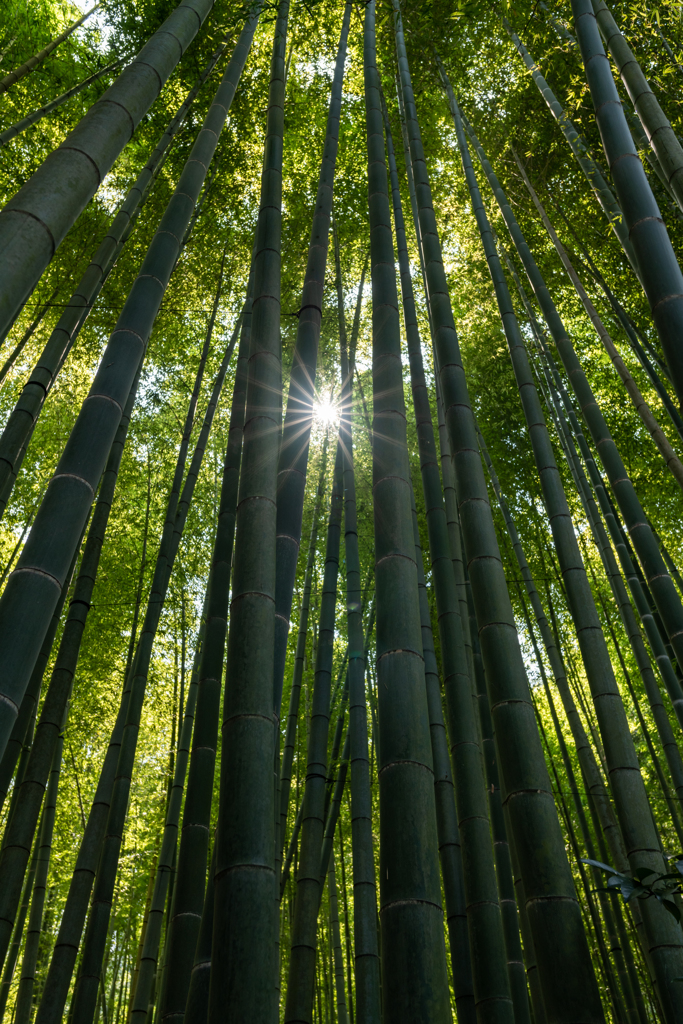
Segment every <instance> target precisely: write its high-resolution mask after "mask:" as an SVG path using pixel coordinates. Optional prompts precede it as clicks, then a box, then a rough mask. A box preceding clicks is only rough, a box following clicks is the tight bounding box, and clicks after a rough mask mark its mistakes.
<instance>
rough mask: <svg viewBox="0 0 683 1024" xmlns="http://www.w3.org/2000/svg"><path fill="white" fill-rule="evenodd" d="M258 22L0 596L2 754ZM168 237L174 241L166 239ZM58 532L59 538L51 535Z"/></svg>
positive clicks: (234, 64) (222, 90) (247, 31)
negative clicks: (16, 708)
mask: <svg viewBox="0 0 683 1024" xmlns="http://www.w3.org/2000/svg"><path fill="white" fill-rule="evenodd" d="M257 21H258V14H256V15H254V16H253V17H251V18H250V19H249V21H248V22H247V24H246V25H245V27H244V29H243V30H242V33H241V35H240V39H239V41H238V43H237V45H236V47H235V51H234V53H233V57H232V59H231V61H230V64H229V65H228V68H227V70H226V72H225V74H224V76H223V79H222V81H221V84H220V85H219V88H218V91H217V94H216V100H215V102H214V103H213V104H212V106H211V108H210V110H209V113H208V114H207V117H206V120H205V123H204V126H203V127H202V129H201V130H200V132H199V134H198V136H197V139H196V140H195V144H194V146H193V148H192V153H191V154H190V157H189V158H188V161H187V163H186V164H185V168H184V169H183V172H182V174H181V177H180V180H179V182H178V187H177V189H176V191H175V193H174V195H173V196H172V198H171V200H170V201H169V204H168V206H167V208H166V211H165V213H164V215H163V217H162V219H161V223H160V225H159V228H158V229H157V232H156V234H155V236H154V238H153V240H152V242H151V245H150V247H149V250H148V252H147V255H146V257H145V259H144V261H143V264H142V267H141V270H140V273H139V275H138V277H137V278H136V280H135V282H134V284H133V286H132V288H131V291H130V293H129V295H128V298H127V299H126V303H125V305H124V308H123V310H122V312H121V314H120V316H119V319H118V322H117V325H116V327H115V328H114V331H113V333H112V335H111V338H110V340H109V343H108V345H107V346H106V348H105V351H104V353H103V355H102V359H101V362H100V366H99V369H98V371H97V374H96V376H95V380H94V381H93V384H92V386H91V388H90V391H89V394H88V397H87V398H86V400H85V402H84V403H83V406H82V407H81V410H80V413H79V415H78V418H77V420H76V423H75V425H74V427H73V430H72V431H71V435H70V438H69V440H68V441H67V444H66V448H65V450H64V453H63V454H62V457H61V458H60V460H59V463H58V466H57V469H56V472H55V475H54V476H53V478H52V480H51V481H50V483H49V484H48V488H47V492H46V495H45V498H44V499H43V501H42V503H41V506H40V508H39V510H38V513H37V515H36V519H35V522H34V524H33V529H32V530H31V533H30V534H29V536H28V539H27V541H26V544H25V546H24V550H23V551H22V553H21V556H20V558H19V561H18V563H17V568H16V569H15V571H14V572H13V573H12V575H11V576H10V578H9V580H8V581H7V585H6V587H5V590H4V592H3V596H2V598H0V671H1V673H2V678H3V684H2V686H1V687H0V690H1V695H2V697H3V700H4V701H5V702H7V703H6V711H5V712H4V713H3V717H2V719H0V756H2V753H4V749H5V745H6V742H7V738H8V736H9V733H10V732H11V729H12V725H13V722H14V718H15V717H16V712H14V713H13V710H12V709H13V708H15V707H18V704H19V703H20V702H21V699H22V697H23V694H24V691H25V689H26V684H27V682H28V677H29V675H30V673H31V670H32V668H33V663H34V662H35V658H36V657H37V654H38V651H39V650H40V645H41V643H42V640H43V637H44V635H45V632H46V630H47V626H48V625H49V621H50V617H51V615H52V611H53V609H54V606H55V604H56V602H57V597H58V596H59V587H60V586H61V583H62V582H63V580H64V574H65V572H66V569H67V567H68V564H69V562H70V561H71V557H72V555H73V552H74V550H75V544H76V542H77V540H78V537H79V536H80V533H81V531H82V529H83V524H84V522H85V519H86V516H87V514H88V511H89V509H90V505H91V503H92V500H93V492H94V488H95V487H96V486H97V483H98V481H99V478H100V476H101V474H102V471H103V470H104V466H105V463H106V460H107V456H108V454H109V449H110V448H111V445H112V442H113V440H114V435H115V434H116V430H117V428H118V425H119V422H120V419H121V413H122V408H123V405H124V404H125V401H126V398H127V397H128V393H129V391H130V387H131V384H132V381H133V378H134V377H135V373H136V370H137V367H138V365H139V363H140V360H141V359H142V357H143V354H144V352H145V349H146V345H147V341H148V339H149V335H150V333H151V330H152V326H153V324H154V320H155V318H156V315H157V313H158V311H159V307H160V305H161V301H162V299H163V296H164V292H165V287H166V285H167V284H168V280H169V277H170V274H171V273H172V271H173V268H174V266H175V259H176V256H177V254H178V251H179V246H180V242H179V241H178V239H179V238H180V237H181V236H182V233H183V231H184V229H185V227H186V226H187V224H188V222H189V220H190V217H191V215H192V210H193V207H194V203H195V201H196V198H197V196H198V195H199V191H200V188H201V184H202V182H203V180H204V177H205V175H206V168H207V167H208V164H209V163H210V162H211V159H212V157H213V154H214V152H215V149H216V146H217V144H218V138H219V135H220V132H221V129H222V127H223V125H224V124H225V119H226V117H227V113H228V110H229V107H230V103H231V102H232V97H233V96H234V94H235V89H236V88H237V83H238V82H239V78H240V75H241V73H242V69H243V67H244V64H245V62H246V59H247V55H248V53H249V49H250V47H251V41H252V39H253V35H254V30H255V28H256V23H257ZM0 219H1V218H0ZM0 235H1V226H0ZM169 238H172V239H174V240H175V241H174V242H173V243H172V244H171V243H169V241H168V239H169ZM0 244H1V243H0ZM0 263H1V260H0ZM55 531H57V533H58V536H59V541H60V543H56V542H55V541H54V536H55ZM29 613H30V618H29ZM22 623H23V625H22ZM2 637H5V638H7V640H8V641H9V639H10V638H11V642H10V643H3V640H2Z"/></svg>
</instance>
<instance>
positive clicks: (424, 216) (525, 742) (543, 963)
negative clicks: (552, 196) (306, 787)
mask: <svg viewBox="0 0 683 1024" xmlns="http://www.w3.org/2000/svg"><path fill="white" fill-rule="evenodd" d="M397 47H398V56H399V69H400V71H401V85H402V91H403V97H404V103H405V109H406V119H407V124H408V134H409V138H410V149H411V157H412V166H413V174H414V177H415V184H416V195H417V201H418V210H419V216H420V223H421V226H422V240H423V248H424V253H425V265H426V271H427V284H428V289H429V293H428V297H429V303H430V306H431V314H432V323H433V329H434V346H435V352H436V360H437V363H438V367H439V375H440V384H441V393H442V396H443V402H444V412H445V419H446V424H447V427H448V433H449V438H450V442H451V451H452V453H453V463H454V468H455V478H456V486H457V496H458V503H459V510H460V522H461V525H462V531H463V538H464V546H465V555H466V560H467V564H468V566H469V571H470V581H471V585H472V596H473V599H474V604H475V610H476V614H477V625H478V628H479V638H480V644H481V650H482V658H483V662H484V669H485V672H486V682H487V687H488V689H489V701H490V705H491V708H492V716H493V724H494V732H495V737H496V747H497V750H498V761H499V765H500V770H501V783H502V790H503V800H504V803H505V804H506V805H507V810H508V815H509V822H510V828H509V830H508V835H509V836H510V838H511V841H512V843H513V844H514V846H515V848H516V852H517V856H518V860H519V864H520V869H521V871H522V879H523V883H524V890H525V897H526V901H527V905H526V909H527V915H528V919H529V924H530V928H531V932H532V935H533V938H534V947H535V953H536V958H537V962H538V967H539V976H540V978H541V985H542V989H543V998H544V1001H545V1005H546V1012H547V1016H548V1019H549V1020H551V1021H564V1020H579V1019H580V1020H582V1021H584V1022H586V1024H587V1022H588V1021H595V1022H596V1024H598V1022H601V1021H602V1019H603V1014H602V1007H601V1005H600V997H599V992H598V988H597V985H596V982H595V976H594V972H593V966H592V963H591V959H590V951H589V949H588V945H587V943H586V939H585V934H584V930H583V923H582V920H581V912H580V908H579V906H578V903H577V901H576V895H575V892H574V884H573V879H572V875H571V871H570V868H569V864H568V862H567V857H566V853H565V848H564V838H563V836H562V832H561V829H560V826H559V821H558V819H557V812H556V810H555V806H554V801H553V796H552V791H551V788H550V780H549V778H548V773H547V769H546V766H545V759H544V755H543V749H542V747H541V743H540V739H539V736H538V730H537V727H536V722H535V716H534V711H533V707H532V705H531V701H530V694H529V686H528V682H527V678H526V672H525V670H524V662H523V660H522V655H521V651H520V648H519V641H518V637H517V630H516V626H515V621H514V615H513V611H512V607H511V604H510V598H509V595H508V592H507V585H506V582H505V574H504V570H503V566H502V562H501V558H500V552H499V550H498V543H497V540H496V535H495V529H494V525H493V519H492V516H491V509H490V506H489V503H488V497H487V492H486V483H485V480H484V476H483V471H482V467H481V462H480V458H479V453H478V450H477V439H476V431H475V427H474V421H473V418H472V412H471V405H470V400H469V395H468V392H467V384H466V380H465V374H464V369H463V366H462V358H461V355H460V351H459V345H458V340H457V335H456V332H455V325H454V322H453V312H452V309H451V304H450V298H449V293H448V283H447V280H446V275H445V272H444V267H443V259H442V255H441V246H440V243H439V237H438V232H437V228H436V219H435V215H434V209H433V203H432V197H431V188H430V184H429V178H428V175H427V168H426V164H425V158H424V153H423V149H422V140H421V135H420V129H419V126H418V123H417V116H416V110H415V100H414V97H413V93H412V87H411V83H410V75H409V71H408V65H407V57H406V53H405V43H404V41H403V34H402V31H401V28H400V21H397Z"/></svg>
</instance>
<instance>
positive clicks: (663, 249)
mask: <svg viewBox="0 0 683 1024" xmlns="http://www.w3.org/2000/svg"><path fill="white" fill-rule="evenodd" d="M603 6H604V5H603ZM572 12H573V15H574V25H575V29H576V37H577V39H578V43H579V48H580V50H581V56H582V58H583V63H584V67H585V69H586V78H587V81H588V86H589V88H590V92H591V97H592V99H593V106H594V108H595V118H596V121H597V124H598V127H599V129H600V137H601V139H602V144H603V148H604V151H605V156H606V157H607V163H608V166H609V169H610V171H611V173H612V178H613V180H614V187H615V189H616V192H617V195H618V197H619V200H620V202H621V206H622V209H623V211H624V221H625V224H626V226H627V227H628V231H629V238H630V240H631V243H632V245H633V248H634V251H635V254H636V259H637V260H638V265H639V268H640V274H641V278H642V281H643V287H644V290H645V294H646V295H647V299H648V302H649V304H650V309H651V310H652V319H653V320H654V324H655V327H656V328H657V334H658V335H659V340H660V342H661V345H662V349H663V351H664V356H665V358H666V362H667V364H668V366H669V370H670V372H671V382H672V384H673V386H674V389H675V391H676V394H677V395H678V399H679V401H683V350H682V349H681V345H680V337H681V331H682V330H683V273H681V268H680V267H679V265H678V260H677V258H676V254H675V253H674V250H673V247H672V245H671V240H670V239H669V235H668V232H667V229H666V225H665V224H664V221H663V220H662V217H661V214H660V212H659V209H658V207H657V202H656V200H655V198H654V196H653V194H652V190H651V188H650V183H649V181H648V180H647V175H646V174H645V169H644V168H643V165H642V163H641V161H640V158H639V157H638V155H637V152H636V148H635V146H634V144H633V140H632V138H631V134H630V132H629V130H628V125H627V123H626V118H625V116H624V112H623V110H622V106H621V100H620V99H619V93H618V92H617V87H616V85H615V82H614V78H613V77H612V69H611V67H610V63H609V60H608V58H607V56H606V55H605V51H604V49H603V45H602V41H601V39H600V32H599V30H598V24H597V21H596V17H595V14H594V13H593V8H592V6H591V0H572ZM679 184H680V183H679ZM673 185H674V181H673V180H672V186H673ZM646 575H647V573H646Z"/></svg>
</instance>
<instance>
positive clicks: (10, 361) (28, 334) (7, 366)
mask: <svg viewBox="0 0 683 1024" xmlns="http://www.w3.org/2000/svg"><path fill="white" fill-rule="evenodd" d="M58 292H59V288H55V290H54V291H53V293H52V295H51V296H50V298H49V299H48V300H47V302H45V303H43V305H42V306H41V307H40V309H39V310H38V312H37V313H36V316H35V317H34V319H33V320H32V321H31V323H30V324H29V325H28V327H27V328H26V330H25V331H24V333H23V334H22V336H21V338H20V339H19V341H18V342H17V344H16V345H15V346H14V348H13V349H12V351H11V352H10V354H9V355H8V356H7V359H6V360H5V362H4V364H3V366H2V369H1V370H0V386H2V384H3V383H4V381H5V378H6V377H7V374H8V373H9V371H10V370H11V369H12V367H13V366H14V364H15V362H16V361H17V359H18V358H19V356H20V355H21V353H22V352H23V351H24V348H25V347H26V344H27V342H29V341H30V340H31V338H32V337H33V335H34V333H35V330H36V327H38V326H39V324H40V322H41V321H42V320H43V319H44V318H45V314H46V313H48V312H49V311H50V307H51V306H52V303H53V302H54V300H55V299H56V298H57V293H58Z"/></svg>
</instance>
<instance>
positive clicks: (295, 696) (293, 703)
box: [278, 431, 329, 861]
mask: <svg viewBox="0 0 683 1024" xmlns="http://www.w3.org/2000/svg"><path fill="white" fill-rule="evenodd" d="M328 440H329V431H327V432H326V433H325V440H324V441H323V450H322V456H321V462H320V474H319V476H318V486H317V489H316V496H315V505H314V506H313V519H312V523H311V535H310V539H309V542H308V558H307V560H306V573H305V575H304V587H303V591H302V595H301V609H300V611H299V632H298V635H297V639H296V652H295V655H294V670H293V672H292V686H291V690H290V697H289V710H288V712H287V727H286V731H285V742H284V746H283V748H282V763H281V767H280V828H279V834H278V841H279V843H280V861H282V854H283V852H284V847H285V837H286V829H287V812H288V808H289V795H290V790H291V784H292V764H293V762H294V750H295V746H296V733H297V725H298V721H299V701H300V699H301V683H302V681H303V675H304V665H305V663H306V640H307V637H308V616H309V611H310V607H311V587H312V585H313V571H314V568H315V557H316V553H317V546H318V520H319V518H320V509H321V506H322V499H323V494H324V493H325V473H326V470H327V445H328Z"/></svg>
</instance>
